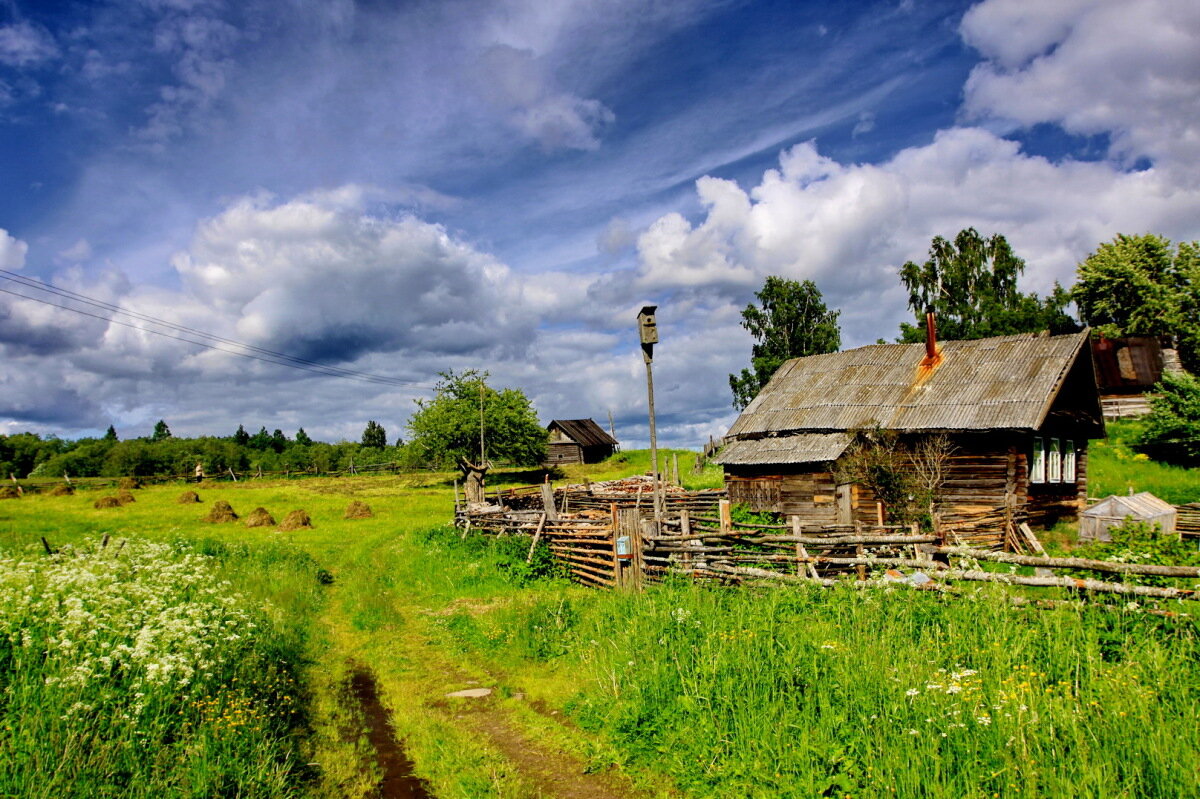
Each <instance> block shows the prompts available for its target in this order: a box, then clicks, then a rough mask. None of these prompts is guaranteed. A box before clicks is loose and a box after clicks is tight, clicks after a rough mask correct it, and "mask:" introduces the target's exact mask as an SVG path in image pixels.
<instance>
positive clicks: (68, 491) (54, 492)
mask: <svg viewBox="0 0 1200 799" xmlns="http://www.w3.org/2000/svg"><path fill="white" fill-rule="evenodd" d="M74 493H75V486H71V485H67V484H66V483H59V484H58V485H56V486H55V487H54V488H52V489H50V496H52V497H69V496H71V495H72V494H74Z"/></svg>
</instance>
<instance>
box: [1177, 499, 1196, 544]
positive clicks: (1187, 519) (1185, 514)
mask: <svg viewBox="0 0 1200 799" xmlns="http://www.w3.org/2000/svg"><path fill="white" fill-rule="evenodd" d="M1175 532H1177V533H1179V535H1181V536H1183V537H1184V538H1196V537H1200V502H1189V503H1188V504H1186V505H1177V506H1175Z"/></svg>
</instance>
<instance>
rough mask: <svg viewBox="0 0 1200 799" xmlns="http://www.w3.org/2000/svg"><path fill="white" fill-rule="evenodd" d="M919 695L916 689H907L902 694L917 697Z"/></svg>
mask: <svg viewBox="0 0 1200 799" xmlns="http://www.w3.org/2000/svg"><path fill="white" fill-rule="evenodd" d="M920 693H921V692H920V691H919V690H917V689H916V688H909V689H908V690H907V691H905V692H904V695H905V696H917V695H918V694H920Z"/></svg>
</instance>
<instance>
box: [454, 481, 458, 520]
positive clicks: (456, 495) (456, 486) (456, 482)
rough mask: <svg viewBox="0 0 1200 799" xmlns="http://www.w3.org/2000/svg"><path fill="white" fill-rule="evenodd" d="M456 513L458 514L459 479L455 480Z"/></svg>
mask: <svg viewBox="0 0 1200 799" xmlns="http://www.w3.org/2000/svg"><path fill="white" fill-rule="evenodd" d="M454 515H455V516H457V515H458V480H455V481H454Z"/></svg>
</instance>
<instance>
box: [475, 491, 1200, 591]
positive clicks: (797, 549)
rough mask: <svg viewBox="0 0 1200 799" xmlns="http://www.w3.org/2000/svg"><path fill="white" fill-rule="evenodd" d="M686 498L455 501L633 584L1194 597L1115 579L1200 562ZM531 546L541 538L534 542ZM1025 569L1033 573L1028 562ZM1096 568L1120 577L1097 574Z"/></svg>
mask: <svg viewBox="0 0 1200 799" xmlns="http://www.w3.org/2000/svg"><path fill="white" fill-rule="evenodd" d="M680 504H681V505H682V506H683V507H681V508H680V510H679V511H678V512H676V513H675V514H674V515H671V514H668V515H666V516H664V517H663V518H660V519H658V520H657V521H655V520H653V519H646V518H644V515H643V513H642V511H641V508H639V507H629V506H628V503H626V505H625V506H624V507H622V506H621V505H618V504H617V503H615V502H611V503H609V506H608V508H607V511H606V512H599V511H598V510H597V509H594V508H588V509H585V510H583V511H581V512H578V513H577V514H562V515H561V516H560V518H558V519H557V520H554V521H551V520H550V519H549V518H548V515H547V514H546V513H545V512H543V511H529V510H526V511H504V510H493V511H491V512H468V511H467V510H466V509H465V508H460V509H459V512H458V514H457V516H456V523H457V524H458V525H459V526H460V527H463V528H464V529H474V530H476V531H477V532H483V533H492V534H501V535H504V534H521V535H530V536H540V539H541V540H542V541H544V542H545V543H546V545H547V546H548V547H549V550H550V552H551V553H552V554H553V556H554V557H555V558H556V559H557V560H559V561H560V562H561V563H562V564H563V565H564V567H565V568H566V569H567V570H568V571H569V572H570V574H571V576H572V578H573V579H575V580H576V581H578V582H580V583H583V584H586V585H591V586H594V587H602V588H618V589H634V590H636V589H640V588H641V587H643V586H644V585H647V584H651V583H657V582H661V581H663V580H664V579H667V578H668V577H669V576H676V577H684V578H690V579H693V580H711V581H717V582H720V583H724V584H742V583H747V582H763V581H765V582H776V583H796V584H810V585H821V586H833V585H852V586H854V587H858V588H874V587H897V588H913V589H922V590H935V591H943V592H949V593H954V592H956V591H957V590H958V589H957V587H956V585H957V584H961V583H980V582H988V583H1000V584H1005V585H1011V586H1018V587H1028V588H1051V589H1062V590H1065V591H1066V592H1068V593H1070V594H1073V595H1078V596H1081V597H1097V596H1113V595H1116V596H1125V597H1130V598H1133V599H1188V598H1191V597H1193V596H1194V594H1195V588H1194V587H1192V586H1187V587H1184V586H1170V585H1165V586H1160V585H1141V584H1134V583H1127V582H1118V581H1116V580H1119V579H1120V578H1128V577H1130V576H1141V577H1155V578H1169V579H1173V580H1186V581H1197V580H1200V568H1198V567H1193V566H1171V565H1160V564H1147V563H1118V562H1110V561H1100V560H1093V559H1086V558H1069V557H1066V558H1056V557H1048V556H1046V555H1045V554H1032V555H1030V554H1020V553H1015V552H1005V551H997V550H995V549H991V548H986V547H979V546H969V545H968V544H967V543H965V542H964V540H963V537H962V536H955V537H954V538H950V539H948V538H947V537H946V536H945V535H944V534H939V535H935V534H930V533H923V532H921V531H920V530H919V529H917V528H916V526H915V525H914V526H898V525H864V524H861V523H858V524H853V525H824V526H819V527H818V526H805V525H802V524H801V523H800V520H799V519H798V518H797V517H791V518H789V519H788V520H787V521H786V522H785V523H782V524H751V523H743V522H738V521H734V520H733V519H732V518H731V516H730V513H729V502H728V500H726V499H720V500H718V504H717V507H716V509H715V512H700V513H692V512H691V511H690V510H689V509H688V508H687V507H686V503H680ZM1001 535H1004V534H1001ZM1032 540H1036V539H1032ZM533 546H536V541H535V542H534V544H533V545H531V554H532V549H533ZM1005 567H1007V568H1005ZM901 569H905V570H907V571H908V573H907V574H905V573H904V572H901V571H900V570H901ZM1018 570H1024V571H1025V572H1026V573H1021V572H1020V571H1018ZM1030 570H1033V571H1034V573H1033V574H1028V573H1027V572H1028V571H1030ZM1081 573H1083V574H1086V575H1087V576H1080V574H1081ZM1094 574H1100V575H1113V576H1115V579H1096V578H1095V577H1094V576H1092V575H1094ZM1039 601H1040V600H1039ZM1047 601H1051V602H1054V601H1058V600H1047Z"/></svg>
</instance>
